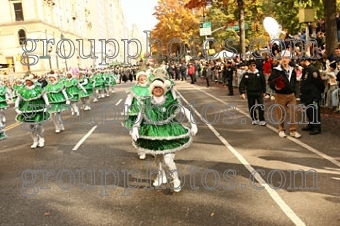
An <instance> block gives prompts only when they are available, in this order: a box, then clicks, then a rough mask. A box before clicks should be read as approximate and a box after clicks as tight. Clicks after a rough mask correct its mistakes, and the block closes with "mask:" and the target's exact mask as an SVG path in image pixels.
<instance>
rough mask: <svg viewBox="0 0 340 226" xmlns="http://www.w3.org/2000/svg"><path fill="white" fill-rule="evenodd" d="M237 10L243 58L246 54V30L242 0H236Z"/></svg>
mask: <svg viewBox="0 0 340 226" xmlns="http://www.w3.org/2000/svg"><path fill="white" fill-rule="evenodd" d="M237 5H238V10H239V31H240V45H241V56H242V59H243V60H245V59H244V58H245V56H246V31H245V28H244V1H243V0H237Z"/></svg>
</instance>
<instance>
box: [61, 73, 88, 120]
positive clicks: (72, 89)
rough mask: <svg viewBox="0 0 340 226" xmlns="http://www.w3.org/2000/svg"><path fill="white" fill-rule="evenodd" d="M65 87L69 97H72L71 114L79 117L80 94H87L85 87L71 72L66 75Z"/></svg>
mask: <svg viewBox="0 0 340 226" xmlns="http://www.w3.org/2000/svg"><path fill="white" fill-rule="evenodd" d="M64 85H65V87H66V93H67V96H69V97H70V101H71V112H72V113H71V114H72V115H76V116H79V107H78V101H79V94H80V92H81V90H83V91H84V92H86V90H85V89H84V87H83V86H82V85H81V84H80V83H79V81H78V79H76V78H75V77H74V76H73V73H72V72H71V71H69V72H67V73H66V79H65V80H64Z"/></svg>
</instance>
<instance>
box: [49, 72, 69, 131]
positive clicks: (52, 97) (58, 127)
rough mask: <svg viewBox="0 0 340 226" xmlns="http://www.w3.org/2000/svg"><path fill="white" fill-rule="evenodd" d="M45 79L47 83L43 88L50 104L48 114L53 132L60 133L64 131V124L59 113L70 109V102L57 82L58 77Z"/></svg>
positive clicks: (52, 76)
mask: <svg viewBox="0 0 340 226" xmlns="http://www.w3.org/2000/svg"><path fill="white" fill-rule="evenodd" d="M47 77H48V80H49V82H48V84H47V85H46V86H45V92H46V95H47V97H48V101H49V103H50V104H51V106H50V108H49V109H48V112H49V113H51V116H52V120H53V123H54V127H55V132H56V133H60V131H64V130H65V127H64V123H63V120H62V118H61V112H63V111H66V110H68V109H69V108H70V100H69V97H68V96H67V93H66V90H65V86H64V84H63V83H62V82H60V81H58V75H57V74H48V75H47Z"/></svg>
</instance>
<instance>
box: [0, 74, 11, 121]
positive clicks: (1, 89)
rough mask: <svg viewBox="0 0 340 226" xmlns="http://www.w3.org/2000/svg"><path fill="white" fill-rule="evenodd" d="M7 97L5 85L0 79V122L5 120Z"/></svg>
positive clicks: (8, 96)
mask: <svg viewBox="0 0 340 226" xmlns="http://www.w3.org/2000/svg"><path fill="white" fill-rule="evenodd" d="M9 98H10V95H9V92H8V89H7V86H6V85H5V84H4V83H3V81H1V80H0V123H5V122H6V116H5V110H6V109H7V108H8V104H7V101H9Z"/></svg>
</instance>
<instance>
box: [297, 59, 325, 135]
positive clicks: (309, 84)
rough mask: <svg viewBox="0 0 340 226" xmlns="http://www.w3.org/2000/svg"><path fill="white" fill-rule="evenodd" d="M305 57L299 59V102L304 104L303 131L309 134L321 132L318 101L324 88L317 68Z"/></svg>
mask: <svg viewBox="0 0 340 226" xmlns="http://www.w3.org/2000/svg"><path fill="white" fill-rule="evenodd" d="M310 60H311V59H310V58H308V57H306V58H303V59H302V60H301V66H302V67H303V70H302V77H301V83H300V93H301V96H300V98H301V102H302V103H303V104H304V105H305V109H306V115H307V118H308V121H309V122H308V125H307V126H306V127H304V128H303V129H302V130H303V131H310V132H309V134H310V135H316V134H320V133H321V117H320V101H321V93H322V92H323V91H324V89H325V84H324V81H323V80H322V79H321V76H320V72H319V70H318V69H317V68H316V67H315V66H313V65H312V64H311V62H310Z"/></svg>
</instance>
